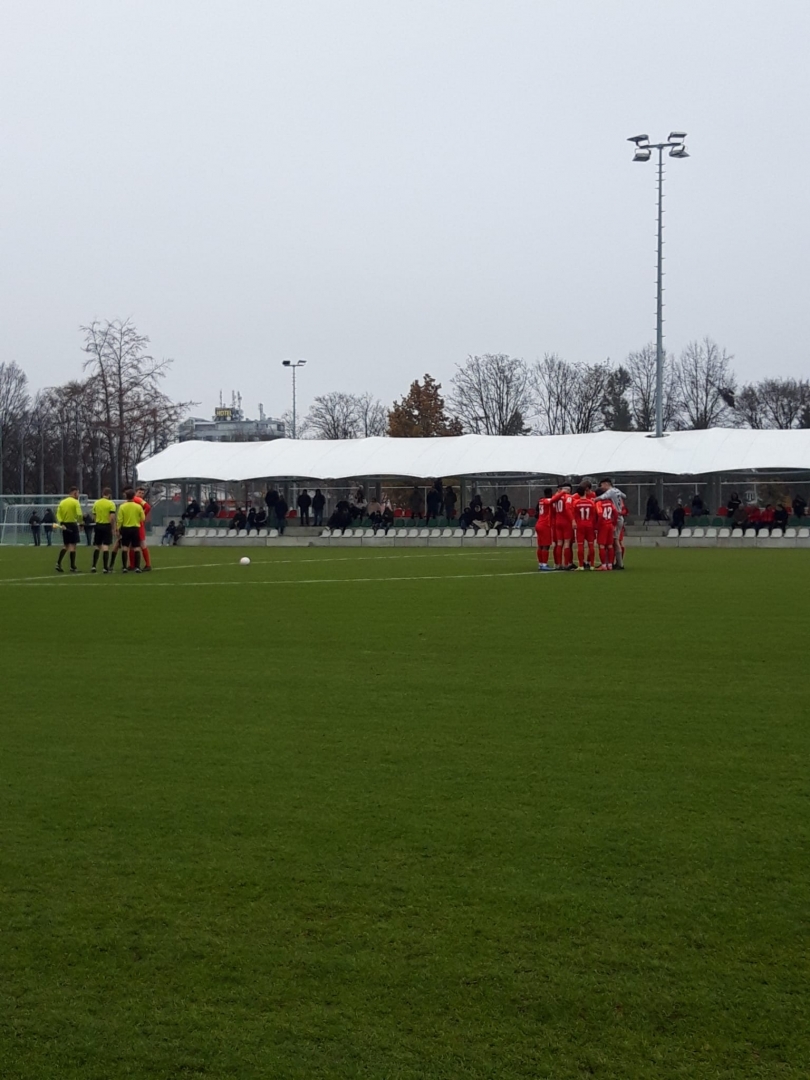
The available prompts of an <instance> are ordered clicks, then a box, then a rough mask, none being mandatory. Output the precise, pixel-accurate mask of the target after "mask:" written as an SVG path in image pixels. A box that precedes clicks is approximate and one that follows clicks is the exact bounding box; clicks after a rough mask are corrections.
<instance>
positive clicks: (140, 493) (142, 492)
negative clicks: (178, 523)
mask: <svg viewBox="0 0 810 1080" xmlns="http://www.w3.org/2000/svg"><path fill="white" fill-rule="evenodd" d="M133 502H136V503H140V504H141V506H142V507H143V513H144V519H143V521H142V522H141V554H142V555H143V562H144V567H143V568H144V571H147V570H151V569H152V560H151V558H150V557H149V548H148V547H147V546H146V520H147V518H148V517H149V511H150V510H151V509H152V507H151V506H150V505H149V503H148V502H147V501H146V488H145V487H142V486H141V487H138V488H136V489H135V498H134V499H133ZM134 563H135V549H134V548H130V553H129V564H130V569H132V568H133V566H134Z"/></svg>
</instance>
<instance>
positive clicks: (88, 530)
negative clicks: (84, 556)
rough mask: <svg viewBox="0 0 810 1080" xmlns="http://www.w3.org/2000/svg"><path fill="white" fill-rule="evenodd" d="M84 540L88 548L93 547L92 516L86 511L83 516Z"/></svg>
mask: <svg viewBox="0 0 810 1080" xmlns="http://www.w3.org/2000/svg"><path fill="white" fill-rule="evenodd" d="M84 538H85V540H86V542H87V546H88V547H92V546H93V515H92V514H91V513H90V511H89V510H88V511H87V513H86V514H85V515H84Z"/></svg>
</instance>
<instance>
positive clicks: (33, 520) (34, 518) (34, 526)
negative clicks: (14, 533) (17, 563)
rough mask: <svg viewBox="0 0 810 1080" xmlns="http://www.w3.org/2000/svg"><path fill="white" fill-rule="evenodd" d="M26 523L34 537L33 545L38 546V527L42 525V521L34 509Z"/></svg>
mask: <svg viewBox="0 0 810 1080" xmlns="http://www.w3.org/2000/svg"><path fill="white" fill-rule="evenodd" d="M28 524H29V525H30V526H31V535H32V536H33V538H34V547H39V544H40V527H41V525H42V521H41V520H40V517H39V514H38V513H37V512H36V510H35V511H34V512H33V514H32V515H31V517H30V518H29V519H28Z"/></svg>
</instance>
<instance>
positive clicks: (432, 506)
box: [425, 487, 442, 525]
mask: <svg viewBox="0 0 810 1080" xmlns="http://www.w3.org/2000/svg"><path fill="white" fill-rule="evenodd" d="M441 508H442V496H441V492H440V491H437V489H436V488H435V487H432V488H431V489H430V491H429V492H428V493H427V513H426V516H425V525H429V524H430V519H431V518H435V519H436V521H438V520H439V512H440V510H441Z"/></svg>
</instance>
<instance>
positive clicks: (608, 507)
mask: <svg viewBox="0 0 810 1080" xmlns="http://www.w3.org/2000/svg"><path fill="white" fill-rule="evenodd" d="M597 507H598V512H599V518H600V521H603V522H604V523H605V525H615V524H616V507H615V506H614V505H613V503H612V502H611V501H610V500H609V499H601V500H600V501H599V502H598V503H597Z"/></svg>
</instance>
